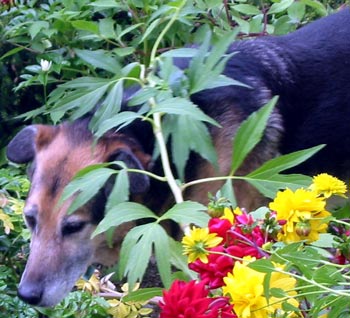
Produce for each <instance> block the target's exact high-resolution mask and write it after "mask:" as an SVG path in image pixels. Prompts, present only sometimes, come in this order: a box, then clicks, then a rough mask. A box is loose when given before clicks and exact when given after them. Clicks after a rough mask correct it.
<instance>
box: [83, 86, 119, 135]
mask: <svg viewBox="0 0 350 318" xmlns="http://www.w3.org/2000/svg"><path fill="white" fill-rule="evenodd" d="M122 100H123V81H118V82H117V83H116V84H115V85H113V87H112V89H111V90H110V91H109V93H108V95H107V96H106V98H105V100H104V101H103V102H102V104H101V105H100V106H99V108H98V109H97V110H96V112H95V113H94V116H93V117H92V120H91V121H90V124H89V125H90V127H91V130H92V131H96V130H98V128H99V126H100V125H101V124H102V123H103V122H104V121H106V120H107V119H110V118H111V117H112V116H114V115H115V114H117V113H118V112H119V111H120V108H121V105H122Z"/></svg>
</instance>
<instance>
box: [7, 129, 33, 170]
mask: <svg viewBox="0 0 350 318" xmlns="http://www.w3.org/2000/svg"><path fill="white" fill-rule="evenodd" d="M36 135H37V127H36V126H34V125H32V126H28V127H25V128H23V129H22V130H21V131H20V132H19V133H17V135H16V136H15V137H14V138H13V139H12V140H11V141H10V143H9V144H8V146H7V149H6V156H7V158H8V159H9V160H10V161H13V162H15V163H28V162H30V161H32V160H33V159H34V156H35V139H36V138H35V137H36Z"/></svg>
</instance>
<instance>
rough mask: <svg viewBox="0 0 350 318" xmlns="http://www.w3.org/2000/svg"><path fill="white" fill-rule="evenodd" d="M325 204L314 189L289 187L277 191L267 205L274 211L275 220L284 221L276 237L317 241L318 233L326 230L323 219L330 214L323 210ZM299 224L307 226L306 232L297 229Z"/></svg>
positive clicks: (287, 239)
mask: <svg viewBox="0 0 350 318" xmlns="http://www.w3.org/2000/svg"><path fill="white" fill-rule="evenodd" d="M325 205H326V202H325V200H324V197H319V196H318V195H317V193H316V192H315V191H310V190H305V189H297V190H296V191H295V192H293V191H292V190H290V189H286V190H284V191H279V192H278V193H277V196H276V198H275V200H274V201H273V202H271V203H270V205H269V207H270V209H271V210H273V211H276V218H277V220H278V221H283V223H284V224H283V226H282V232H281V233H279V234H278V236H277V239H278V240H279V241H283V242H286V243H292V242H298V241H301V240H306V241H307V242H313V241H317V240H318V238H319V233H324V232H326V230H327V224H326V223H325V222H324V219H325V218H327V217H328V216H330V215H331V214H330V213H329V212H328V211H326V210H325ZM301 224H304V225H305V224H306V225H307V226H308V227H309V228H308V231H307V232H304V231H297V229H298V227H299V228H300V225H301ZM305 234H306V235H305Z"/></svg>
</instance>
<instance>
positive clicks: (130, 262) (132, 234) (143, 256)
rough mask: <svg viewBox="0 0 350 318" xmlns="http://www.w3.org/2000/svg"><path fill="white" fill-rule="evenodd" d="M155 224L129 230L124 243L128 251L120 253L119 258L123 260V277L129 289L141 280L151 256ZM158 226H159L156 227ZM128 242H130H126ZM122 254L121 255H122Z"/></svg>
mask: <svg viewBox="0 0 350 318" xmlns="http://www.w3.org/2000/svg"><path fill="white" fill-rule="evenodd" d="M154 225H158V224H156V223H149V224H144V225H139V226H137V227H135V228H133V229H131V230H130V231H129V232H128V234H127V235H126V237H125V239H124V241H126V242H127V245H128V248H129V251H127V253H125V252H126V251H123V250H122V251H121V257H122V258H125V260H124V264H125V269H124V272H123V275H124V277H127V281H128V284H129V286H130V287H131V288H133V286H135V284H136V283H137V282H138V281H141V280H142V277H143V275H144V274H145V271H146V268H147V265H148V263H149V260H150V257H151V254H152V244H153V242H152V232H153V229H154ZM158 226H159V225H158ZM128 241H130V242H128ZM122 252H123V253H122Z"/></svg>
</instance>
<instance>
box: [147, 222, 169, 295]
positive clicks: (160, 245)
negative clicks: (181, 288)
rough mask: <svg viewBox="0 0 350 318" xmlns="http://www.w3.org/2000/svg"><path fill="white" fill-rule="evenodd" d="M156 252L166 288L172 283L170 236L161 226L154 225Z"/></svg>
mask: <svg viewBox="0 0 350 318" xmlns="http://www.w3.org/2000/svg"><path fill="white" fill-rule="evenodd" d="M152 236H153V243H154V254H155V257H156V262H157V268H158V271H159V275H160V277H161V279H162V283H163V285H164V287H165V288H169V287H170V285H171V264H170V243H169V237H168V235H167V233H166V232H165V230H164V229H163V228H162V227H161V226H157V227H154V229H153V231H152Z"/></svg>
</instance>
